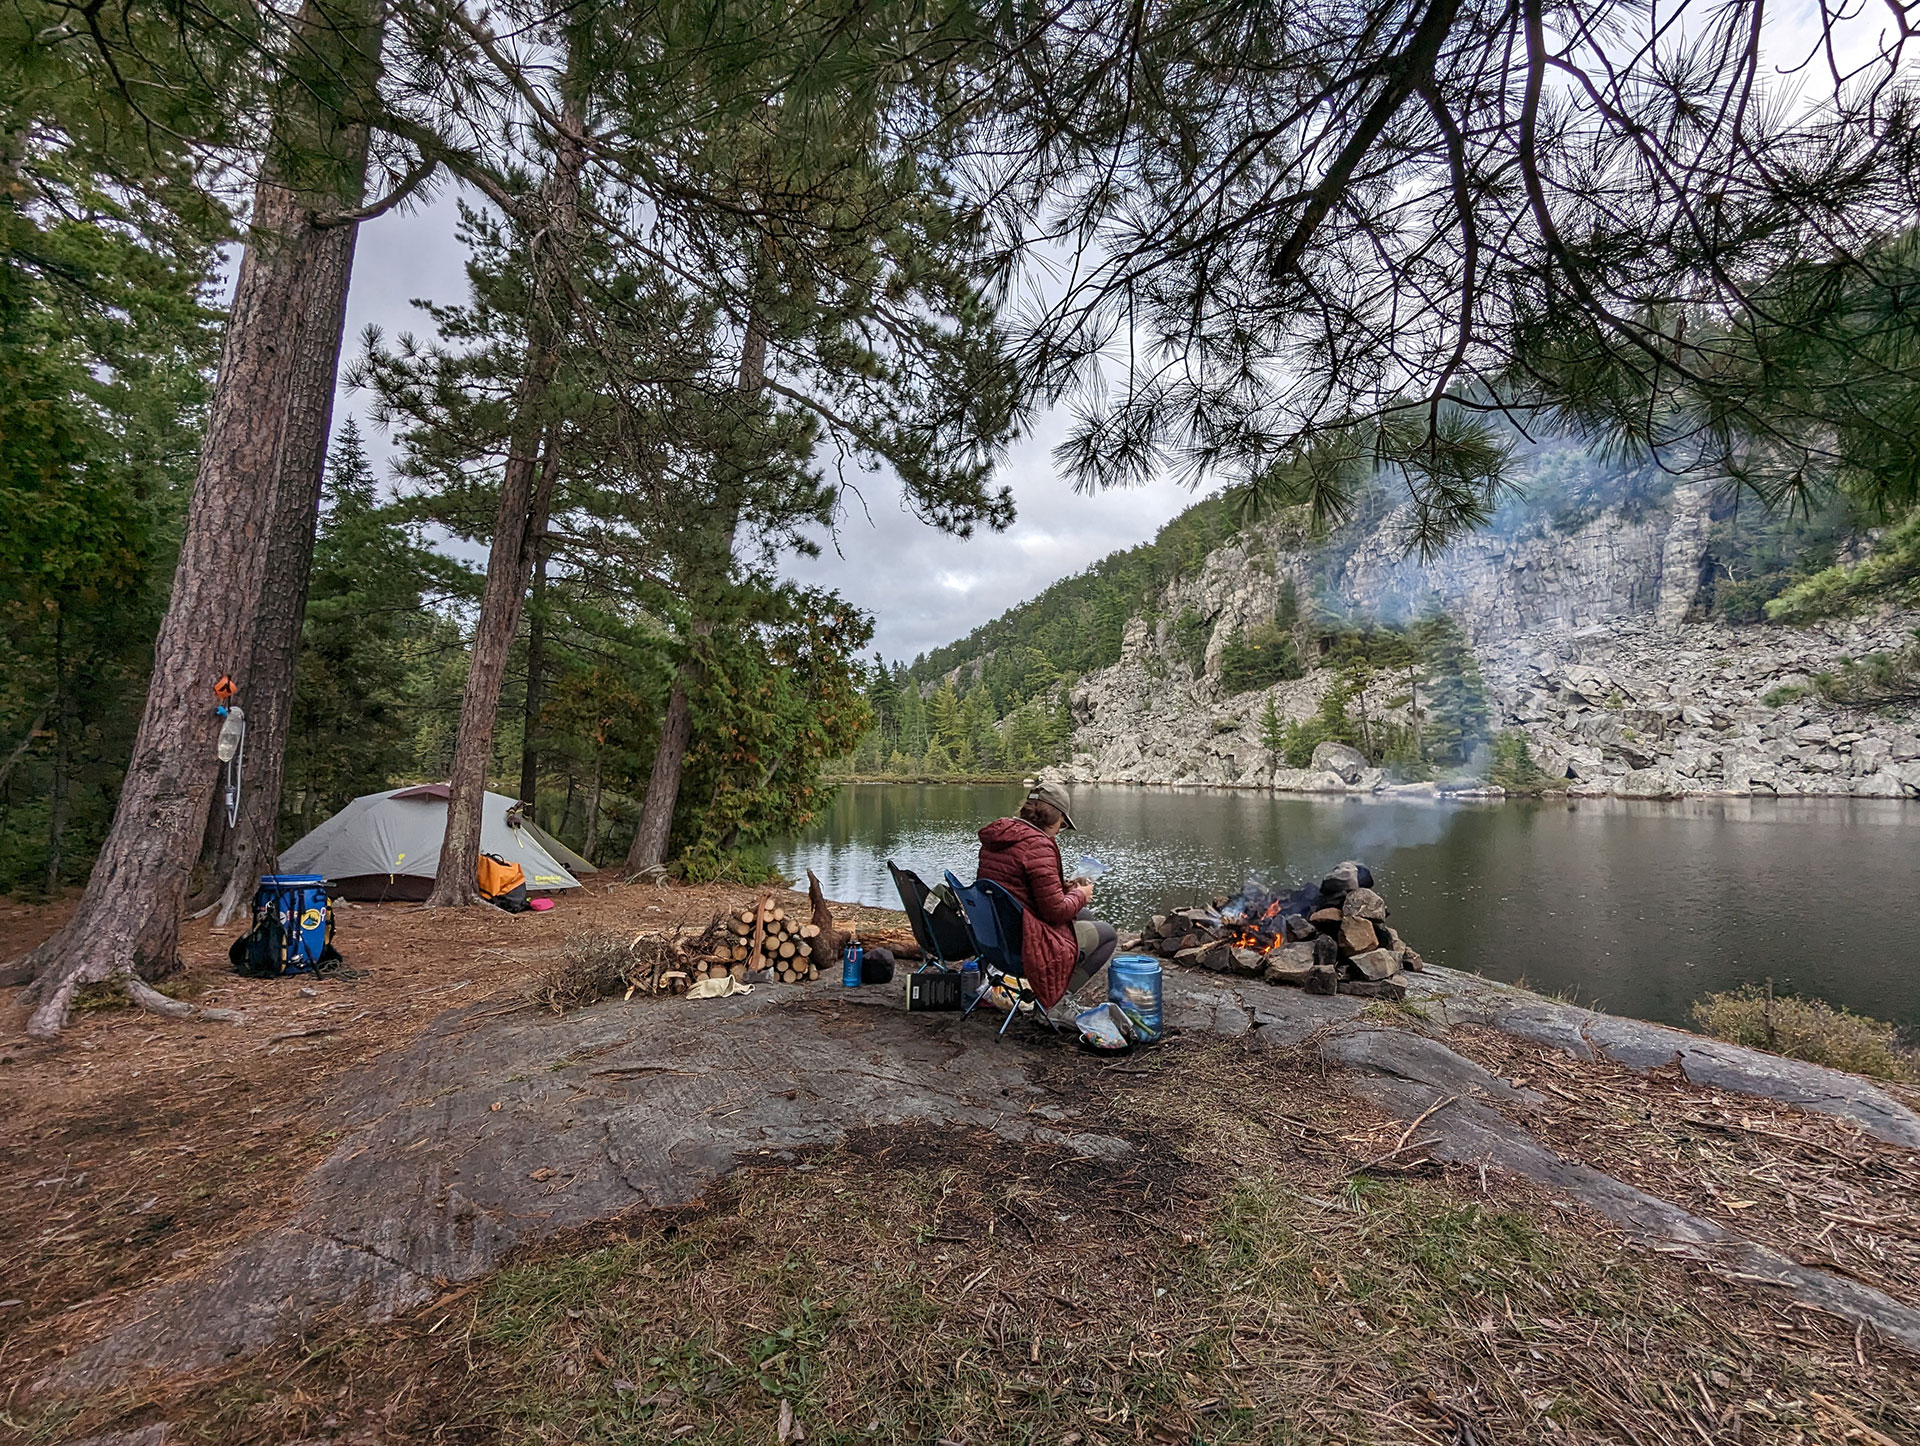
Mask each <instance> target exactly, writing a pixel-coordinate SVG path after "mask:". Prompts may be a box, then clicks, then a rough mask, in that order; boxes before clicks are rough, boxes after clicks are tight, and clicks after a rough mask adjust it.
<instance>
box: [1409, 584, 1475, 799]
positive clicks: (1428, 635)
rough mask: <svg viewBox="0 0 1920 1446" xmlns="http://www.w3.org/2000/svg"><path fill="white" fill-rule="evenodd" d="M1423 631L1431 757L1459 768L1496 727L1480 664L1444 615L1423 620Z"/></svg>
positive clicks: (1459, 633) (1464, 638)
mask: <svg viewBox="0 0 1920 1446" xmlns="http://www.w3.org/2000/svg"><path fill="white" fill-rule="evenodd" d="M1419 632H1420V637H1421V641H1422V643H1423V645H1424V647H1423V650H1424V652H1425V655H1426V673H1427V726H1426V730H1425V740H1426V746H1427V754H1428V756H1429V757H1430V758H1432V759H1433V760H1434V761H1435V762H1438V763H1443V764H1450V765H1453V766H1456V767H1458V766H1461V765H1464V764H1466V763H1467V762H1468V761H1469V760H1470V759H1471V758H1472V756H1473V752H1474V750H1475V749H1476V748H1478V747H1479V746H1480V745H1481V744H1483V743H1485V742H1486V741H1487V738H1488V734H1489V730H1490V728H1491V724H1492V709H1491V708H1490V707H1489V705H1488V702H1487V692H1486V686H1485V684H1484V683H1483V682H1482V681H1481V678H1480V665H1479V664H1478V663H1477V662H1476V661H1475V660H1474V656H1473V649H1472V648H1471V647H1469V646H1468V644H1467V639H1466V635H1465V634H1464V633H1462V632H1461V631H1460V625H1459V624H1458V623H1456V622H1455V621H1454V620H1453V619H1452V618H1451V617H1449V616H1447V615H1446V614H1445V613H1433V614H1430V615H1429V616H1428V617H1426V618H1425V619H1423V620H1422V621H1421V624H1420V628H1419Z"/></svg>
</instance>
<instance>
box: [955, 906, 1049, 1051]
mask: <svg viewBox="0 0 1920 1446" xmlns="http://www.w3.org/2000/svg"><path fill="white" fill-rule="evenodd" d="M947 887H948V888H950V889H952V890H953V896H954V898H956V899H958V900H959V901H960V912H961V913H963V914H965V915H966V918H967V927H968V929H970V930H971V931H972V933H973V945H974V950H975V953H976V954H977V955H978V957H979V960H980V973H981V975H982V976H983V978H982V983H983V984H985V985H986V988H984V989H982V990H981V991H980V993H979V994H977V995H976V996H975V997H974V1000H973V1003H972V1004H969V1005H968V1006H967V1008H966V1013H967V1014H971V1013H973V1008H974V1005H975V1004H978V1003H979V1002H980V1001H981V1000H982V999H985V998H986V997H987V991H988V990H990V989H996V988H997V989H999V990H1000V991H1001V994H1002V996H1003V997H1004V998H1005V999H1007V1001H1008V1005H1007V1017H1006V1018H1005V1019H1003V1020H1002V1021H1001V1022H1000V1033H1001V1034H1005V1033H1006V1032H1007V1026H1008V1025H1009V1024H1012V1023H1013V1017H1014V1015H1016V1014H1018V1013H1020V1010H1021V1006H1022V1005H1027V1006H1030V1007H1031V1008H1032V1010H1033V1012H1034V1013H1036V1014H1038V1015H1039V1016H1040V1017H1041V1018H1042V1019H1044V1020H1046V1022H1047V1027H1048V1028H1049V1029H1051V1030H1052V1031H1053V1032H1054V1033H1055V1034H1058V1033H1059V1032H1060V1026H1059V1025H1058V1024H1057V1023H1055V1022H1054V1019H1053V1016H1052V1015H1050V1014H1048V1013H1047V1011H1046V1010H1045V1008H1043V1007H1042V1006H1041V1003H1040V998H1039V996H1038V995H1036V994H1035V993H1034V992H1033V987H1032V986H1031V985H1029V984H1028V983H1027V981H1026V979H1025V977H1024V976H1023V975H1022V974H1021V972H1020V938H1021V930H1022V928H1023V921H1024V919H1025V915H1026V910H1025V909H1023V908H1021V907H1020V901H1019V900H1018V899H1016V898H1014V896H1013V895H1012V894H1009V893H1008V892H1007V891H1006V890H1005V889H1003V888H1001V887H1000V885H998V884H996V883H994V882H993V880H991V879H979V880H976V881H975V882H973V883H971V884H963V883H961V882H960V881H959V880H958V879H956V878H955V877H954V876H953V874H952V873H951V872H949V873H948V874H947Z"/></svg>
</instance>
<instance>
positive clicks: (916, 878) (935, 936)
mask: <svg viewBox="0 0 1920 1446" xmlns="http://www.w3.org/2000/svg"><path fill="white" fill-rule="evenodd" d="M887 872H888V873H890V874H892V875H893V886H894V888H896V889H898V890H899V891H900V907H901V908H903V909H905V910H906V911H907V924H908V926H909V927H910V928H911V929H912V930H913V938H914V942H915V943H917V944H918V945H919V946H920V954H921V957H922V958H924V959H925V960H926V962H927V964H928V965H930V966H934V967H937V968H941V969H958V968H959V967H960V966H961V964H963V963H964V962H965V961H967V960H968V959H971V958H973V957H974V954H975V952H976V951H975V949H974V947H973V935H972V934H971V933H969V932H968V931H967V921H966V919H965V917H964V916H963V915H962V914H961V913H960V911H959V910H958V909H957V908H955V907H954V905H953V904H952V903H950V902H949V901H948V900H946V899H944V898H942V897H940V896H939V895H938V894H936V893H934V891H933V890H932V889H929V888H928V887H927V885H926V882H925V881H924V880H923V879H922V878H921V877H920V875H918V874H916V873H915V872H914V871H913V870H912V869H903V868H901V867H899V866H898V865H897V864H895V863H894V861H893V860H892V859H888V860H887Z"/></svg>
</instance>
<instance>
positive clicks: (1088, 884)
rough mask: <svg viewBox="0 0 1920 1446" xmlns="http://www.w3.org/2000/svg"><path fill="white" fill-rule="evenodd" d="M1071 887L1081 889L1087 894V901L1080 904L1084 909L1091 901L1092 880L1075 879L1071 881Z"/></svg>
mask: <svg viewBox="0 0 1920 1446" xmlns="http://www.w3.org/2000/svg"><path fill="white" fill-rule="evenodd" d="M1072 887H1074V888H1076V889H1079V890H1081V891H1082V892H1084V893H1085V894H1086V896H1087V902H1086V903H1085V904H1082V905H1081V906H1080V907H1081V908H1083V909H1084V908H1086V907H1087V906H1088V905H1090V904H1092V903H1093V880H1092V879H1075V880H1074V881H1073V884H1072Z"/></svg>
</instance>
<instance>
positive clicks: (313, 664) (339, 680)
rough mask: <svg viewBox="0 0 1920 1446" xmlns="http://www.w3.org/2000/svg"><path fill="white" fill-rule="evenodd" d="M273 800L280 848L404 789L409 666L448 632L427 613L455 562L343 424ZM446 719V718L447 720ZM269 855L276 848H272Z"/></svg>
mask: <svg viewBox="0 0 1920 1446" xmlns="http://www.w3.org/2000/svg"><path fill="white" fill-rule="evenodd" d="M322 504H323V506H322V512H321V519H320V526H319V531H318V535H317V536H316V538H315V541H314V554H313V575H312V581H311V584H310V587H309V590H308V597H307V606H306V615H305V621H304V623H303V626H302V634H301V645H300V659H299V671H298V674H297V684H296V687H295V690H294V694H293V710H292V715H291V722H290V726H289V732H288V740H287V773H286V783H285V786H284V789H283V792H282V798H281V800H280V803H281V809H280V820H279V828H280V841H279V842H280V843H281V844H284V843H285V842H286V841H287V839H288V838H289V837H291V836H295V835H297V834H299V833H303V832H305V831H306V830H308V829H310V828H312V827H313V826H314V825H316V824H318V823H319V822H320V821H321V820H323V819H326V818H329V817H331V816H332V815H333V814H335V813H337V812H338V811H339V810H340V809H341V808H344V807H345V806H346V805H347V803H349V802H350V801H351V800H352V799H354V798H355V797H357V796H358V795H360V794H363V793H371V792H375V791H377V790H379V789H382V788H390V787H393V786H395V785H396V784H397V783H398V782H401V781H403V780H402V777H401V775H403V774H405V773H406V772H407V771H408V770H409V765H410V764H411V762H412V760H413V741H414V735H415V731H416V729H417V728H418V726H419V723H420V721H421V720H420V718H419V717H418V715H417V710H416V708H415V707H414V706H412V704H413V702H414V701H415V700H413V699H412V698H410V696H409V694H410V691H411V689H412V687H413V686H414V685H416V684H417V683H419V682H421V681H424V679H422V678H421V676H420V669H419V667H418V659H419V654H420V651H421V650H422V649H423V648H427V647H431V646H432V645H433V642H434V641H435V639H436V635H438V634H440V633H441V632H442V630H443V629H445V628H446V627H447V626H448V624H447V623H446V621H445V620H444V619H443V618H441V617H439V616H437V615H436V614H434V613H432V612H431V611H430V610H429V607H428V595H429V592H430V591H438V590H442V589H444V588H445V587H446V585H447V584H448V583H449V582H450V581H452V574H453V573H454V572H455V565H454V564H451V563H450V562H449V561H448V560H447V559H446V558H444V557H443V556H441V555H440V554H438V553H435V552H433V551H432V550H431V549H429V548H427V547H425V546H423V545H422V544H421V543H420V542H419V541H418V540H417V538H416V537H415V536H414V535H413V534H412V532H411V531H410V529H409V527H408V525H407V524H406V522H405V521H404V519H403V515H402V514H400V513H399V512H398V511H397V510H395V509H389V508H383V507H381V506H380V504H379V499H378V497H377V495H376V486H375V482H374V477H373V470H372V468H371V467H370V466H369V464H368V462H367V455H366V450H365V447H364V445H363V443H362V441H361V437H360V429H359V426H358V424H357V422H355V420H354V419H353V418H348V419H347V421H346V422H345V423H344V424H343V425H342V426H341V429H340V433H339V435H338V437H336V438H335V440H334V444H333V448H332V451H331V453H330V455H329V457H328V462H327V477H326V483H325V487H324V490H323V492H322ZM445 721H451V720H450V719H447V720H445ZM275 851H276V852H277V851H278V845H276V849H275Z"/></svg>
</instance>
